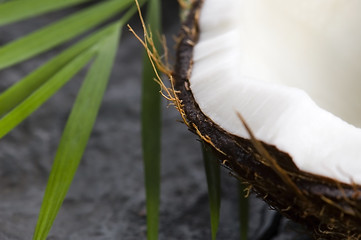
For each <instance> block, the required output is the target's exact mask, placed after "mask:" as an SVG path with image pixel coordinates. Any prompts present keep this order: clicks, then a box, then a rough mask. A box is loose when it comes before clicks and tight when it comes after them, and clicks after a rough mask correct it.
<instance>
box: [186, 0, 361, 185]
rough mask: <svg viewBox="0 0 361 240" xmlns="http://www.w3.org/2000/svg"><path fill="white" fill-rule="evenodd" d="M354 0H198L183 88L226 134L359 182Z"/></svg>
mask: <svg viewBox="0 0 361 240" xmlns="http://www.w3.org/2000/svg"><path fill="white" fill-rule="evenodd" d="M360 11H361V1H359V0H347V1H345V0H318V1H315V0H303V1H299V0H272V1H269V0H222V1H220V0H205V1H204V5H203V7H202V10H201V14H200V20H199V26H200V38H199V42H198V43H197V44H196V46H195V48H194V55H193V60H194V65H193V70H192V75H191V78H190V87H191V90H192V92H193V95H194V97H195V99H196V101H197V103H198V104H199V106H200V109H201V110H202V111H203V112H204V114H205V115H207V116H208V117H209V118H210V119H212V120H213V121H214V122H215V123H217V124H218V125H219V126H220V127H222V128H223V129H224V130H226V131H227V132H229V133H232V134H235V135H238V136H240V137H243V138H249V135H248V134H247V132H246V131H245V128H244V126H243V125H242V123H241V121H240V119H239V118H238V117H237V114H236V113H237V112H239V113H240V114H241V115H242V116H243V117H244V118H245V120H246V122H247V123H248V125H249V126H250V128H251V130H252V131H253V133H254V134H255V136H256V137H257V138H258V139H259V140H261V141H263V142H265V143H268V144H270V145H275V146H276V147H277V148H278V149H280V150H281V151H283V152H286V153H288V154H289V155H290V156H291V157H292V159H293V161H294V162H295V164H296V165H297V166H298V168H299V169H301V170H303V171H306V172H310V173H313V174H318V175H322V176H326V177H330V178H333V179H337V180H339V181H342V182H346V183H353V182H354V183H357V184H361V129H359V128H358V127H361V101H360V100H361V99H360V98H361V97H360V89H361V66H360V65H361V44H360V42H361V14H360Z"/></svg>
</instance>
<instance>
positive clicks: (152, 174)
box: [142, 0, 161, 240]
mask: <svg viewBox="0 0 361 240" xmlns="http://www.w3.org/2000/svg"><path fill="white" fill-rule="evenodd" d="M160 21H161V20H160V2H159V0H150V1H149V2H148V11H147V19H146V23H147V25H148V26H149V27H150V31H151V32H153V33H160V32H161V30H160ZM154 40H155V39H154ZM155 41H156V40H155ZM155 45H156V47H159V41H156V42H155ZM154 78H155V75H154V70H153V67H152V65H151V63H150V62H149V59H148V56H147V55H145V56H144V60H143V83H142V147H143V161H144V174H145V177H144V178H145V190H146V207H147V239H148V240H157V239H158V228H159V204H160V164H161V163H160V152H161V105H160V103H161V96H160V94H159V90H160V87H159V85H158V83H156V82H155V81H154Z"/></svg>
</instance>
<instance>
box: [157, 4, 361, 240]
mask: <svg viewBox="0 0 361 240" xmlns="http://www.w3.org/2000/svg"><path fill="white" fill-rule="evenodd" d="M202 2H203V1H202V0H196V1H193V7H192V9H191V10H190V12H189V15H188V17H187V19H186V20H185V21H184V23H183V26H182V29H181V31H180V34H179V36H178V43H177V59H176V61H177V62H176V65H175V69H174V71H173V72H172V73H170V72H169V71H165V72H166V73H167V75H168V76H169V77H170V79H171V83H172V87H171V88H170V89H166V88H164V85H163V90H165V91H166V94H167V95H169V96H170V97H168V99H169V100H171V101H173V102H174V104H175V106H176V107H177V109H178V110H179V111H180V113H181V115H182V117H183V119H184V122H185V123H186V125H187V126H188V128H189V129H190V130H191V131H192V132H194V133H195V134H197V135H198V136H199V137H200V138H201V139H202V140H203V141H204V142H206V143H207V144H209V145H210V146H211V147H212V148H213V149H214V152H215V154H216V155H217V156H218V157H219V159H220V161H221V163H222V164H223V165H225V166H226V167H228V168H229V169H230V170H231V172H232V173H233V175H234V176H235V177H236V178H238V179H239V180H240V181H242V182H244V183H245V184H246V185H247V186H248V189H249V190H250V191H252V192H254V193H256V194H257V195H258V196H259V197H260V198H262V199H264V201H266V202H267V203H268V204H269V205H270V206H271V207H273V208H275V209H277V210H278V211H279V212H281V213H282V214H283V215H285V216H286V217H288V218H290V219H292V220H294V221H295V222H298V223H301V224H303V225H305V226H306V227H307V228H308V229H309V230H310V231H311V232H312V233H313V236H314V238H315V239H361V186H358V185H348V184H344V183H341V182H338V181H335V180H333V179H329V178H325V177H321V176H316V175H313V174H309V173H306V172H302V171H300V170H299V169H298V168H297V167H296V166H295V164H294V163H293V161H292V159H291V157H290V156H289V155H288V154H287V153H284V152H281V151H279V150H278V149H277V148H276V147H275V146H271V145H267V144H265V143H261V142H259V141H257V140H256V139H255V138H254V137H253V135H252V132H251V129H248V128H247V124H246V123H244V126H245V127H246V128H247V129H248V131H249V134H250V140H249V139H244V138H240V137H237V136H234V135H232V134H229V133H227V132H225V131H224V130H223V129H221V128H220V127H219V126H218V125H216V124H215V123H214V122H212V120H211V119H209V118H208V117H207V116H206V115H204V114H203V113H202V111H201V110H200V108H199V106H198V104H197V103H196V101H195V100H194V97H193V95H192V92H191V90H190V88H189V78H190V75H191V72H192V54H193V47H194V45H195V44H196V42H197V39H198V34H199V28H198V17H199V14H200V10H201V7H202ZM240 121H243V120H242V117H241V116H240Z"/></svg>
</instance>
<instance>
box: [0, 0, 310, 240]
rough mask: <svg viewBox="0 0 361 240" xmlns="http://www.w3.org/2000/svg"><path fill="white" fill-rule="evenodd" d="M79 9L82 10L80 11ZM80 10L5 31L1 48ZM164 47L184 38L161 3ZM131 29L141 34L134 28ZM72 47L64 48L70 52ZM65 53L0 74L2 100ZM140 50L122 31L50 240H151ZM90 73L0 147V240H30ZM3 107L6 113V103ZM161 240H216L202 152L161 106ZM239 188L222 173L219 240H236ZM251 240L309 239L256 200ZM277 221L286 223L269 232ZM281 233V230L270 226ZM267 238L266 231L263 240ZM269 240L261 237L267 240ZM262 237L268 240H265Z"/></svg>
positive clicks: (170, 9) (169, 4) (172, 8)
mask: <svg viewBox="0 0 361 240" xmlns="http://www.w3.org/2000/svg"><path fill="white" fill-rule="evenodd" d="M81 7H82V6H81ZM81 7H76V8H72V9H68V10H63V11H59V12H54V13H50V14H46V15H43V16H40V17H37V18H33V19H31V20H26V21H22V22H19V23H16V24H11V25H8V26H5V27H0V44H1V45H3V44H5V43H7V42H9V41H11V40H13V39H16V38H18V37H19V36H23V35H25V34H26V33H29V32H31V31H33V30H34V29H36V28H38V27H41V26H45V25H47V24H48V23H49V22H52V21H54V20H56V19H59V18H60V17H62V16H64V15H67V14H69V13H71V12H73V11H75V10H77V9H79V8H81ZM163 12H164V16H163V19H164V31H165V32H166V34H167V37H168V39H170V41H172V37H173V36H174V35H175V34H176V32H177V30H178V29H179V23H178V22H177V17H176V16H177V15H178V9H177V3H176V1H175V0H172V1H163ZM130 23H131V25H132V26H133V27H134V28H136V29H140V28H139V22H138V20H137V19H133V20H131V22H130ZM65 45H66V44H65ZM62 49H64V46H60V47H57V48H55V49H54V50H52V51H50V52H47V53H45V54H42V55H40V56H39V57H36V58H34V59H31V60H28V61H26V62H24V63H22V64H19V65H16V66H14V67H11V68H8V69H5V70H2V71H1V72H0V91H3V90H4V89H5V88H6V87H8V86H10V85H11V84H12V83H14V82H16V81H18V80H19V79H21V78H22V77H24V76H25V75H26V74H28V73H29V72H31V71H32V70H33V69H35V68H36V67H38V66H40V65H41V64H42V63H44V62H45V61H46V60H48V59H50V58H51V57H52V56H54V55H55V54H56V53H58V52H60V51H61V50H62ZM141 59H142V48H141V46H140V44H139V43H138V42H137V41H136V40H135V38H134V37H133V36H132V35H131V34H130V33H129V32H128V31H127V30H124V31H123V36H122V39H121V42H120V48H119V50H118V53H117V60H116V63H115V67H114V69H113V72H112V76H111V80H110V84H109V86H108V90H107V92H106V94H105V97H104V101H103V104H102V107H101V110H100V113H99V117H98V119H97V122H96V124H95V127H94V130H93V133H92V136H91V138H90V140H89V143H88V146H87V149H86V152H85V154H84V157H83V160H82V161H81V164H80V166H79V170H78V172H77V174H76V176H75V179H74V182H73V184H72V186H71V189H70V191H69V193H68V196H67V198H66V200H65V202H64V205H63V207H62V208H61V210H60V212H59V215H58V218H57V219H56V221H55V223H54V225H53V228H52V230H51V233H50V235H49V238H48V239H49V240H63V239H68V240H81V239H87V240H113V239H125V240H139V239H145V234H146V225H145V216H146V215H145V214H146V210H145V196H144V185H143V167H142V156H141V140H140V94H141V86H140V82H141V80H140V78H141ZM84 74H85V71H82V72H81V73H79V74H77V76H76V77H75V78H74V79H73V80H72V81H71V82H70V83H68V84H67V85H66V86H65V87H64V88H63V89H62V90H61V91H59V92H58V93H57V94H56V95H55V96H54V97H53V98H51V99H50V100H49V101H48V102H47V103H46V104H44V105H43V106H42V107H41V108H40V109H39V110H38V111H36V112H35V113H34V114H33V115H31V116H30V117H29V118H28V119H27V120H26V121H25V122H23V123H22V124H21V125H20V126H19V127H17V128H16V129H15V130H13V131H12V132H11V133H10V134H8V135H7V136H6V137H5V138H3V139H1V140H0V239H1V240H24V239H31V236H32V233H33V229H34V226H35V224H36V220H37V214H38V211H39V209H40V205H41V200H42V195H43V192H44V189H45V186H46V181H47V177H48V174H49V171H50V169H51V164H52V160H53V157H54V155H55V152H56V148H57V144H58V142H59V139H60V136H61V132H62V129H63V127H64V125H65V122H66V119H67V116H68V114H69V111H70V109H71V106H72V103H73V101H74V99H75V96H76V94H77V91H78V89H79V86H80V84H81V81H82V79H83V77H84ZM0 104H1V103H0ZM163 105H164V106H163V110H164V114H163V139H162V142H163V144H162V145H163V152H162V195H161V207H160V217H161V223H160V239H162V240H169V239H170V240H172V239H175V240H177V239H195V240H196V239H199V240H203V239H210V228H209V211H208V199H207V186H206V179H205V174H204V170H203V162H202V157H201V151H200V144H199V143H198V141H197V138H196V137H195V136H194V135H193V134H191V133H190V132H188V130H187V129H186V127H185V126H184V125H183V124H181V123H179V120H180V117H179V115H178V113H177V112H176V111H175V110H174V109H173V108H172V107H168V108H167V103H166V102H165V101H163ZM237 190H238V188H237V182H236V180H235V179H233V178H232V177H230V176H229V174H228V172H227V170H226V169H222V191H223V195H222V209H221V223H220V229H219V235H218V239H221V240H223V239H227V240H233V239H239V222H238V192H237ZM250 202H251V208H250V212H251V216H250V223H249V225H250V226H249V229H250V230H249V231H250V232H249V239H265V240H266V239H274V240H276V239H277V240H287V239H299V240H301V239H309V238H308V237H307V235H306V234H304V232H303V231H302V230H300V228H299V226H297V225H295V224H293V223H290V222H289V221H287V220H285V219H283V218H279V217H278V214H277V213H276V212H274V211H272V210H269V207H268V206H267V205H265V204H264V203H263V202H262V201H260V200H258V199H256V198H255V197H254V196H251V197H250ZM273 218H279V221H280V223H279V224H274V225H275V226H274V227H272V228H270V229H271V230H270V229H269V226H270V225H271V224H272V219H273ZM273 223H277V222H273ZM267 229H268V230H267ZM267 231H268V232H269V234H270V235H267V234H266V235H264V234H265V232H267ZM262 235H263V237H261V236H262Z"/></svg>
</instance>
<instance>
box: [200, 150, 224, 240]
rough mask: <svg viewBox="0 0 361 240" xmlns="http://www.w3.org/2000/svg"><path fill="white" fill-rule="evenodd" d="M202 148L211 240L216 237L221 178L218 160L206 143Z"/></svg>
mask: <svg viewBox="0 0 361 240" xmlns="http://www.w3.org/2000/svg"><path fill="white" fill-rule="evenodd" d="M202 150H203V160H204V168H205V171H206V177H207V185H208V198H209V209H210V215H211V233H212V240H215V239H216V237H217V231H218V225H219V213H220V208H221V178H220V167H219V160H218V159H217V158H216V157H215V156H214V154H213V153H212V152H211V149H210V148H209V147H207V146H206V145H204V144H203V145H202Z"/></svg>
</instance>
